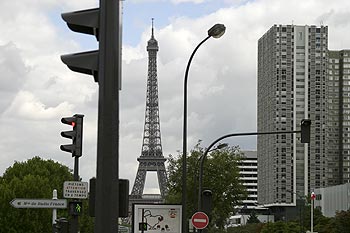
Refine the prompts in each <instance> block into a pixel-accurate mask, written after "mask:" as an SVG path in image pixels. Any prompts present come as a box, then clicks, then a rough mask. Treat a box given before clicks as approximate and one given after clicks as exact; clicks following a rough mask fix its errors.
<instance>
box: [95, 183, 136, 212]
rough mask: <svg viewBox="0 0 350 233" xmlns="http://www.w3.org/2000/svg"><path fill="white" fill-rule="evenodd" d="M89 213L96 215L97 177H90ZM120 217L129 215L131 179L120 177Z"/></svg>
mask: <svg viewBox="0 0 350 233" xmlns="http://www.w3.org/2000/svg"><path fill="white" fill-rule="evenodd" d="M89 191H90V193H89V215H90V217H95V208H96V178H91V179H90V190H89ZM118 206H119V217H122V218H126V217H128V216H129V180H126V179H119V205H118Z"/></svg>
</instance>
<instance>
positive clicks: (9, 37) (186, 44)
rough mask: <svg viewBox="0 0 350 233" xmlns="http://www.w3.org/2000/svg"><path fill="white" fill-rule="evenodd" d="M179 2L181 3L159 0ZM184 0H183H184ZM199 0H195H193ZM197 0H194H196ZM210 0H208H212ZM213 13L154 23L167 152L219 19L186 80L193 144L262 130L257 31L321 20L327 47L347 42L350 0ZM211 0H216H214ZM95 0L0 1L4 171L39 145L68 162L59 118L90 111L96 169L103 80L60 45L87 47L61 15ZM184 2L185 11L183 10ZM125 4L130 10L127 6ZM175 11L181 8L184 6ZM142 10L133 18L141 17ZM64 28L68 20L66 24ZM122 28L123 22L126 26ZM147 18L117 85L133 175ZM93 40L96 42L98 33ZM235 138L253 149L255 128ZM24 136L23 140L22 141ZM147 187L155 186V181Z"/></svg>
mask: <svg viewBox="0 0 350 233" xmlns="http://www.w3.org/2000/svg"><path fill="white" fill-rule="evenodd" d="M166 2H167V3H169V4H171V6H172V7H174V9H177V11H180V10H181V8H180V7H181V6H182V5H185V4H177V5H176V7H175V6H174V5H172V4H174V2H170V1H163V3H166ZM180 2H181V1H178V2H177V3H180ZM193 2H196V1H193ZM199 2H201V1H199V0H198V1H197V3H199ZM207 2H208V1H204V0H203V1H202V3H201V4H206V3H207ZM225 2H226V4H228V3H230V4H231V5H229V6H228V5H223V7H222V8H221V9H220V10H218V11H216V12H213V13H211V14H208V15H205V16H202V17H194V16H192V15H183V16H181V17H174V16H172V15H168V16H167V17H169V18H170V19H171V22H170V23H169V25H166V26H164V27H159V28H158V27H157V28H156V29H157V30H156V31H155V37H156V39H157V40H158V43H159V53H158V83H159V103H160V119H161V131H162V143H163V154H164V155H165V156H167V155H168V154H170V153H171V154H177V152H176V151H177V150H182V119H183V116H182V109H183V105H182V101H183V99H182V97H183V79H184V73H185V68H186V65H187V62H188V59H189V57H190V55H191V53H192V51H193V49H194V48H195V47H196V46H197V45H198V43H199V42H200V41H201V40H202V39H204V38H205V37H206V36H207V30H208V29H209V28H210V27H211V26H212V25H214V24H215V23H223V24H225V25H226V28H227V30H226V33H225V35H224V36H223V37H222V38H220V39H217V40H216V39H212V38H210V39H209V40H208V41H207V42H205V44H203V45H202V46H201V47H200V48H199V50H198V51H197V53H196V55H195V57H194V58H193V61H192V65H191V68H190V73H189V82H188V97H189V98H188V138H189V143H188V149H189V150H190V149H191V148H192V147H193V145H194V144H196V143H197V141H198V140H199V139H203V142H202V144H203V146H207V145H208V144H209V143H210V142H211V141H213V140H214V139H215V138H217V137H219V136H221V135H224V134H227V133H232V132H247V131H249V132H251V131H255V130H256V67H257V64H256V61H257V40H258V39H259V37H261V36H262V35H263V34H264V33H265V32H266V31H267V30H268V29H269V28H270V27H271V26H272V25H273V24H292V23H294V24H298V25H305V24H309V25H311V24H315V25H319V24H320V23H321V22H322V23H323V25H328V27H329V47H330V48H332V49H343V48H344V49H346V48H350V40H348V39H347V38H349V36H350V30H349V29H350V24H349V22H350V21H349V19H348V17H347V16H348V13H349V11H350V1H346V0H343V1H341V0H338V1H326V0H319V1H301V0H300V1H297V0H296V1H286V0H256V1H250V2H249V1H236V0H233V1H229V0H226V1H225ZM210 3H213V2H212V1H211V2H210ZM97 4H98V1H95V0H89V1H84V3H82V2H81V1H68V0H64V1H59V0H47V1H46V0H34V1H33V0H12V1H0V29H1V31H2V33H1V38H0V73H1V74H2V76H1V78H0V85H1V87H0V97H1V98H0V111H1V112H0V128H1V132H0V138H1V139H0V149H1V151H2V153H1V155H0V160H1V161H2V163H1V164H0V174H1V173H2V172H3V171H4V170H5V168H6V167H8V166H10V165H12V162H13V161H14V160H18V161H22V160H24V159H25V158H29V157H30V156H34V155H42V156H44V157H46V158H47V157H49V158H53V159H55V160H57V161H62V162H64V163H65V164H68V165H69V166H70V167H72V159H71V158H70V155H68V154H67V153H63V152H61V151H60V150H59V145H60V144H63V143H66V141H65V139H62V138H61V137H60V131H62V130H64V126H63V125H62V124H61V123H60V118H61V117H64V116H70V115H71V114H74V113H82V114H84V115H85V117H84V122H85V123H84V125H85V128H84V149H83V151H84V156H83V157H81V163H80V164H81V169H80V170H81V174H82V176H83V179H84V180H87V179H89V178H90V177H92V176H94V175H95V165H96V151H97V149H96V142H97V140H96V133H97V106H98V84H97V83H94V81H93V78H92V77H91V76H88V75H79V74H76V73H73V72H71V71H70V70H68V68H67V67H66V66H65V65H64V64H63V63H62V62H61V61H60V55H62V54H65V53H71V52H75V51H79V50H81V48H80V47H83V46H85V45H81V44H80V43H81V42H80V39H78V40H75V39H74V38H77V37H75V35H74V33H71V32H69V30H67V29H66V26H65V25H64V22H63V21H62V20H61V19H60V14H61V13H62V12H66V11H73V10H81V9H85V8H89V7H94V6H96V5H97ZM184 12H185V11H184ZM124 14H127V12H124ZM174 15H180V14H179V12H176V14H175V13H174ZM135 20H137V19H135ZM63 28H64V29H63ZM124 30H126V29H124ZM149 38H150V32H149V28H148V29H147V30H145V32H144V33H143V34H142V37H141V38H140V43H139V44H138V45H136V46H134V47H131V46H124V47H123V58H124V60H123V89H122V91H121V92H120V106H121V112H120V135H121V138H120V163H121V164H122V166H121V167H120V176H121V177H123V178H128V179H130V183H131V184H133V182H134V177H135V175H136V169H137V166H138V162H137V160H136V158H137V157H138V156H140V153H141V144H142V133H143V124H144V111H145V97H146V81H147V65H148V63H147V51H146V43H147V40H148V39H149ZM94 43H95V42H94ZM229 142H230V143H232V144H240V145H241V147H242V148H243V149H254V148H255V139H254V138H251V137H250V138H248V137H247V138H235V139H234V140H233V139H232V140H229ZM18 145H20V146H18ZM152 188H153V187H151V188H150V189H152Z"/></svg>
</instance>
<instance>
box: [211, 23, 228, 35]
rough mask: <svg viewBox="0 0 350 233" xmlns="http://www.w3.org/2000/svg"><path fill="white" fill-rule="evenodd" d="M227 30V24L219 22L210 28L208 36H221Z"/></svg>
mask: <svg viewBox="0 0 350 233" xmlns="http://www.w3.org/2000/svg"><path fill="white" fill-rule="evenodd" d="M225 30H226V27H225V25H223V24H219V23H217V24H215V25H214V26H212V27H211V28H210V29H209V30H208V36H212V37H214V38H220V37H221V36H222V35H224V33H225Z"/></svg>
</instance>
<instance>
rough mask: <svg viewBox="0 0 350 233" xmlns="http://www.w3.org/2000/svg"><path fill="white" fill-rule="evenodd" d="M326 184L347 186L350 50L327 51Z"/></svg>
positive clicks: (349, 178) (349, 165)
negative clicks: (327, 144) (327, 145)
mask: <svg viewBox="0 0 350 233" xmlns="http://www.w3.org/2000/svg"><path fill="white" fill-rule="evenodd" d="M328 56H329V59H328V98H327V100H328V116H329V117H328V138H329V147H328V174H327V176H328V184H329V185H337V184H343V183H350V50H340V51H329V52H328Z"/></svg>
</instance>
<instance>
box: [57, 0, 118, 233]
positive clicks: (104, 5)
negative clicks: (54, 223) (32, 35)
mask: <svg viewBox="0 0 350 233" xmlns="http://www.w3.org/2000/svg"><path fill="white" fill-rule="evenodd" d="M62 18H63V20H64V21H65V22H67V25H68V27H69V28H70V29H71V30H72V31H75V32H79V33H84V34H90V35H95V36H96V38H97V40H98V41H99V50H98V51H89V52H82V53H76V54H68V55H62V56H61V59H62V61H63V63H65V64H66V65H67V66H68V68H69V69H71V70H72V71H75V72H79V73H84V74H90V75H93V76H94V79H95V81H96V82H98V84H99V104H98V137H97V168H96V170H97V171H96V201H95V216H96V218H95V233H115V232H117V224H118V222H117V220H118V213H119V204H118V203H119V90H120V88H119V86H120V77H119V76H120V69H121V67H120V64H121V63H120V59H121V56H120V44H121V43H120V42H121V41H120V40H121V37H120V33H119V32H120V28H121V25H120V24H121V20H120V2H119V0H100V8H95V9H89V10H82V11H76V12H69V13H63V14H62Z"/></svg>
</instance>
